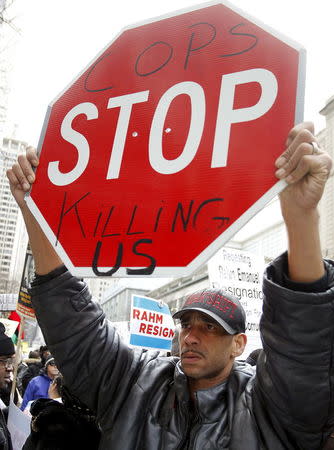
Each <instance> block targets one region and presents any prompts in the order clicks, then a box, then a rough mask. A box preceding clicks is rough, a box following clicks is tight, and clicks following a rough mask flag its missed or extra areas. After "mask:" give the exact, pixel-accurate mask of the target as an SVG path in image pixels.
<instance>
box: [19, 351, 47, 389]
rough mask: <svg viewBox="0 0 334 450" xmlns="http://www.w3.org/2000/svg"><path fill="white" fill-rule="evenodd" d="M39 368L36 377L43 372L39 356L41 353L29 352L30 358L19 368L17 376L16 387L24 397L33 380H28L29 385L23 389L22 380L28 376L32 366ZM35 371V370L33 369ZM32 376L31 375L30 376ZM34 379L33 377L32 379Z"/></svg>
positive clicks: (24, 360)
mask: <svg viewBox="0 0 334 450" xmlns="http://www.w3.org/2000/svg"><path fill="white" fill-rule="evenodd" d="M31 365H33V366H36V365H37V366H38V367H39V368H38V370H37V372H36V374H35V375H34V376H37V375H38V374H39V371H40V370H41V368H42V367H43V366H42V365H41V358H40V356H39V351H38V350H31V351H30V352H29V356H28V358H25V359H23V360H22V361H21V362H20V364H19V366H18V368H17V375H16V386H17V388H18V390H19V392H20V394H21V395H22V396H23V395H24V391H25V389H26V387H27V385H28V383H29V381H30V380H31V378H29V379H28V381H27V383H25V386H24V388H23V384H22V380H23V378H24V377H25V376H26V374H27V372H28V370H29V368H30V366H31ZM33 370H35V369H33ZM29 376H30V375H29ZM32 378H33V377H32Z"/></svg>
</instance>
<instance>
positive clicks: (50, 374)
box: [46, 362, 59, 380]
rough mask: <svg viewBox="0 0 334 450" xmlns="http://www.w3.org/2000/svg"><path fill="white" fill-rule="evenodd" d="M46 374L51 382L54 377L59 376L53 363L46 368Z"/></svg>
mask: <svg viewBox="0 0 334 450" xmlns="http://www.w3.org/2000/svg"><path fill="white" fill-rule="evenodd" d="M46 373H47V375H48V377H49V378H51V380H53V379H54V377H56V376H57V375H58V374H59V370H58V368H57V366H56V364H55V363H54V362H50V363H49V364H48V365H47V366H46Z"/></svg>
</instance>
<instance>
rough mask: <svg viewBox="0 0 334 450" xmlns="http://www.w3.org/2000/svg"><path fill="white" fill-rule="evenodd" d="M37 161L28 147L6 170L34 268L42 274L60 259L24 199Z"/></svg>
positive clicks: (60, 262) (54, 265)
mask: <svg viewBox="0 0 334 450" xmlns="http://www.w3.org/2000/svg"><path fill="white" fill-rule="evenodd" d="M38 162H39V161H38V157H37V154H36V151H35V150H34V149H33V148H32V147H29V148H28V149H27V152H26V154H25V155H20V156H19V157H18V160H17V163H15V164H14V165H13V166H12V168H11V169H9V170H7V177H8V180H9V184H10V190H11V191H12V194H13V196H14V198H15V200H16V202H17V204H18V205H19V207H20V208H21V212H22V215H23V219H24V221H25V224H26V227H27V231H28V235H29V243H30V247H31V249H32V253H33V256H34V261H35V270H36V272H37V273H38V274H40V275H44V274H46V273H49V272H51V271H52V270H54V269H55V268H56V267H58V266H60V265H61V264H62V261H61V259H60V257H59V256H58V254H57V253H56V252H55V250H54V248H53V247H52V245H51V244H50V242H49V240H48V239H47V238H46V236H45V234H44V233H43V231H42V229H41V228H40V226H39V224H38V223H37V221H36V219H35V217H34V216H33V215H32V214H31V212H30V211H29V209H28V207H27V205H26V202H25V200H24V195H25V193H26V192H28V191H29V189H30V188H31V185H32V184H33V182H34V181H35V173H34V167H37V166H38Z"/></svg>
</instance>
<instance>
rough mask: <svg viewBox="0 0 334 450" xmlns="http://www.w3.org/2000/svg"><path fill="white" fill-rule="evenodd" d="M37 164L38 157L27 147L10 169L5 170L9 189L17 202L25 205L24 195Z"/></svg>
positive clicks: (20, 205)
mask: <svg viewBox="0 0 334 450" xmlns="http://www.w3.org/2000/svg"><path fill="white" fill-rule="evenodd" d="M37 166H38V157H37V154H36V151H35V149H34V148H33V147H28V148H27V151H26V154H25V155H20V156H19V157H18V159H17V163H15V164H14V165H13V166H12V168H11V169H8V170H7V178H8V180H9V184H10V190H11V192H12V194H13V197H14V198H15V200H16V202H17V204H18V205H19V207H20V208H21V209H22V208H23V207H24V206H25V201H24V195H25V193H26V192H28V191H29V189H30V188H31V185H32V183H33V182H34V181H35V173H34V169H33V168H34V167H37Z"/></svg>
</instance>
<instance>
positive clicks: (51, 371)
mask: <svg viewBox="0 0 334 450" xmlns="http://www.w3.org/2000/svg"><path fill="white" fill-rule="evenodd" d="M57 375H59V370H58V368H57V366H56V362H55V360H54V358H53V357H52V356H49V358H48V359H47V360H46V361H45V366H44V368H43V369H42V370H41V372H40V374H39V375H37V377H34V378H33V379H32V380H31V381H30V382H29V384H28V386H27V389H26V391H25V393H24V396H23V401H22V405H21V410H22V411H24V410H25V409H26V408H27V407H28V409H29V406H30V405H31V403H32V402H33V401H34V400H37V399H38V398H49V394H48V392H49V388H50V384H51V383H52V381H53V379H54V378H55V377H56V376H57Z"/></svg>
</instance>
